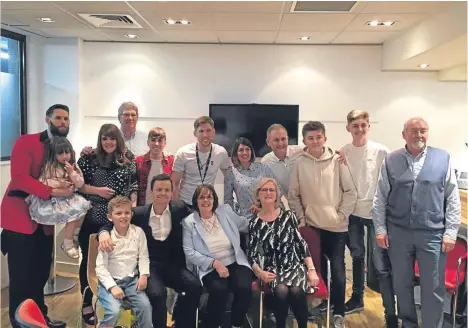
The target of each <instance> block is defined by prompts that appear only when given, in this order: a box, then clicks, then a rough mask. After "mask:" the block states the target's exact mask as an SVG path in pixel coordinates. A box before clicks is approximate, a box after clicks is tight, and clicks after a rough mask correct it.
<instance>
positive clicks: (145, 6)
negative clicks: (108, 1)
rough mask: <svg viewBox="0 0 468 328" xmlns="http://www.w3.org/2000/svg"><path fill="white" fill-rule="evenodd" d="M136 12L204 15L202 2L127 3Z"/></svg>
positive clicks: (204, 5)
mask: <svg viewBox="0 0 468 328" xmlns="http://www.w3.org/2000/svg"><path fill="white" fill-rule="evenodd" d="M128 3H129V4H130V5H131V6H132V7H133V8H135V9H136V10H138V11H153V12H160V13H174V12H176V13H204V12H207V11H206V8H205V7H206V2H204V1H129V2H128Z"/></svg>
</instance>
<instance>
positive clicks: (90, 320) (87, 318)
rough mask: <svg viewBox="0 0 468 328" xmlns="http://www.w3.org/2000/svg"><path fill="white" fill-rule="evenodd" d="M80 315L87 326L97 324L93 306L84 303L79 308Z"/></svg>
mask: <svg viewBox="0 0 468 328" xmlns="http://www.w3.org/2000/svg"><path fill="white" fill-rule="evenodd" d="M81 317H82V318H83V321H84V322H85V323H86V324H87V325H88V326H96V325H97V318H96V313H94V309H93V307H92V306H91V305H84V306H83V307H82V308H81Z"/></svg>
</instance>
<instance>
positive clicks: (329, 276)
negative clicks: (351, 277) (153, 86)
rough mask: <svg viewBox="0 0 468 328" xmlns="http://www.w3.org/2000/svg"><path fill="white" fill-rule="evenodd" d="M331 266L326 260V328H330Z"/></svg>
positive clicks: (328, 260)
mask: <svg viewBox="0 0 468 328" xmlns="http://www.w3.org/2000/svg"><path fill="white" fill-rule="evenodd" d="M330 281H331V264H330V259H328V258H327V289H328V299H327V328H330V321H331V318H330V315H331V313H330V312H331V311H330V299H331V283H330Z"/></svg>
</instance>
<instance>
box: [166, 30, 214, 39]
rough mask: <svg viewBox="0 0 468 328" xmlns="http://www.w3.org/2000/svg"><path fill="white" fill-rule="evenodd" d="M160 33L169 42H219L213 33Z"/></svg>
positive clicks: (172, 31)
mask: <svg viewBox="0 0 468 328" xmlns="http://www.w3.org/2000/svg"><path fill="white" fill-rule="evenodd" d="M158 33H159V34H161V36H162V37H163V38H164V39H165V40H166V41H167V42H219V41H218V38H217V36H216V34H215V33H214V32H213V31H176V30H161V31H158Z"/></svg>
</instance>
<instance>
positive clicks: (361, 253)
mask: <svg viewBox="0 0 468 328" xmlns="http://www.w3.org/2000/svg"><path fill="white" fill-rule="evenodd" d="M364 227H367V234H368V238H369V241H370V246H371V249H370V250H368V251H370V252H371V256H372V260H373V262H374V266H375V269H376V271H377V274H378V278H379V283H380V294H381V295H382V302H383V306H384V309H385V315H387V316H388V315H395V314H396V311H395V293H394V291H393V281H392V267H391V264H390V258H389V256H388V251H387V250H386V249H383V248H380V247H378V246H377V241H376V239H375V229H374V223H373V222H372V220H370V219H364V218H361V217H358V216H354V215H351V216H350V217H349V227H348V236H349V244H348V247H349V250H350V252H351V257H352V258H353V296H355V297H360V298H362V297H363V296H364V262H365V255H366V248H365V242H364Z"/></svg>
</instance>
